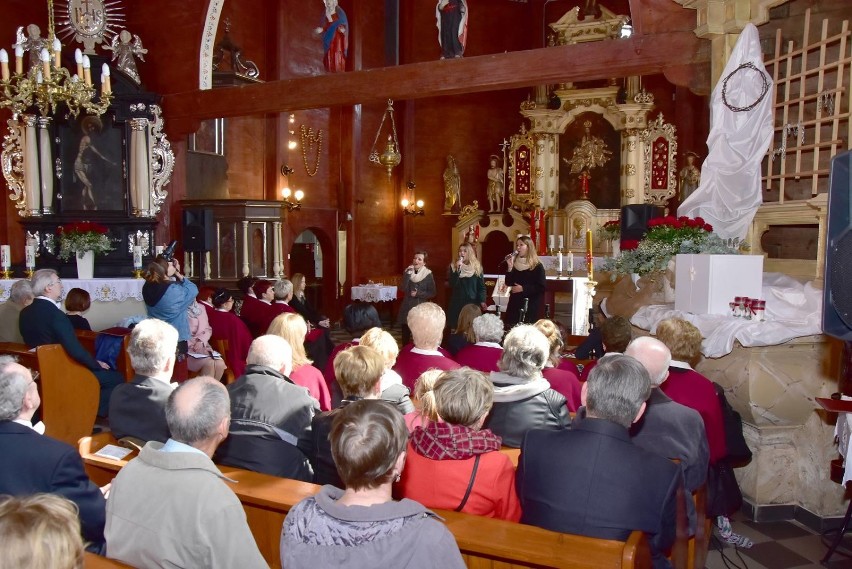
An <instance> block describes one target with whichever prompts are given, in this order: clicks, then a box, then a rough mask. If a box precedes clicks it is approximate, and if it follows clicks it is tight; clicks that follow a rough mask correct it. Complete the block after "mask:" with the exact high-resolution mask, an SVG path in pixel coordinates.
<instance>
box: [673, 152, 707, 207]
mask: <svg viewBox="0 0 852 569" xmlns="http://www.w3.org/2000/svg"><path fill="white" fill-rule="evenodd" d="M696 158H698V155H697V154H696V153H695V152H687V153H686V166H684V167H683V168H681V170H680V173H678V177H677V181H678V186H679V187H680V201H681V203H683V202H684V201H686V198H688V197H689V196H690V194H692V192H694V191H695V188H697V187H698V184H700V183H701V170H699V169H698V166H696V165H695V159H696Z"/></svg>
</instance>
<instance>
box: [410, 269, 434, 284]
mask: <svg viewBox="0 0 852 569" xmlns="http://www.w3.org/2000/svg"><path fill="white" fill-rule="evenodd" d="M431 274H432V271H430V270H429V269H427V268H426V267H423V268H422V269H420V270H419V271H414V272H412V273H411V274H410V275H409V276H408V280H409V281H411V282H413V283H419V282H420V281H422V280H423V279H425V278H426V277H427V276H429V275H431Z"/></svg>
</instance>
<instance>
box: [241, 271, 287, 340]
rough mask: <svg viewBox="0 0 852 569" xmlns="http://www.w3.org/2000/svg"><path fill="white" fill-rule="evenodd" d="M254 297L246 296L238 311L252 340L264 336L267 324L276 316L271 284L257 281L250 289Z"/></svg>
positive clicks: (265, 281)
mask: <svg viewBox="0 0 852 569" xmlns="http://www.w3.org/2000/svg"><path fill="white" fill-rule="evenodd" d="M251 290H252V292H253V293H254V296H253V297H252V296H246V297H245V298H244V299H243V306H242V309H241V310H240V318H242V319H243V322H245V323H246V326H248V328H249V331H251V335H252V338H257V337H258V336H262V335H264V334H266V330H267V329H268V328H269V323H270V322H272V319H273V318H275V317H276V316H278V313H277V312H273V309H272V301H273V300H275V291H274V290H273V288H272V282H271V281H268V280H266V279H259V280H257V281H256V282H255V283H254V284H253V285H252V287H251Z"/></svg>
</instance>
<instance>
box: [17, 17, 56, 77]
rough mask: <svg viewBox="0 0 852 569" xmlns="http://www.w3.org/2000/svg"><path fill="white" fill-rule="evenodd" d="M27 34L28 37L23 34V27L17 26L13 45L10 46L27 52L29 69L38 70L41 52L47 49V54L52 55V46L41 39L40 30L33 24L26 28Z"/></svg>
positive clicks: (47, 41)
mask: <svg viewBox="0 0 852 569" xmlns="http://www.w3.org/2000/svg"><path fill="white" fill-rule="evenodd" d="M27 34H29V36H27V35H25V34H24V26H18V31H17V32H16V33H15V43H14V44H12V47H13V48H18V47H20V48H21V49H22V50H24V51H26V52H29V54H30V69H32V68H33V67H36V68H40V67H41V59H40V55H41V50H42V49H47V53H49V54H51V55H52V54H53V46H52V45H51V42H50V40H48V39H47V38H43V37H41V29H40V28H39V27H38V26H37V25H35V24H30V25H29V26H27Z"/></svg>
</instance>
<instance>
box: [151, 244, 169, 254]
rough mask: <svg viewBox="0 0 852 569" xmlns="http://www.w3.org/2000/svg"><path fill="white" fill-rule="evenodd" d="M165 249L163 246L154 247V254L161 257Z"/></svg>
mask: <svg viewBox="0 0 852 569" xmlns="http://www.w3.org/2000/svg"><path fill="white" fill-rule="evenodd" d="M165 249H166V246H165V245H157V246H156V247H154V252H155V253H156V254H157V255H162V254H163V251H164V250H165Z"/></svg>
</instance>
